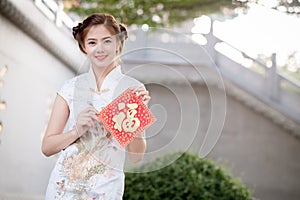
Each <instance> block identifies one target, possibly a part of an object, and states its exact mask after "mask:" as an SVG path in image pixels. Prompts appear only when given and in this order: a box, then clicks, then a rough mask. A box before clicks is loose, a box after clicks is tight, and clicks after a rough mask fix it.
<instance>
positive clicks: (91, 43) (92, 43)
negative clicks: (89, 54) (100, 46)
mask: <svg viewBox="0 0 300 200" xmlns="http://www.w3.org/2000/svg"><path fill="white" fill-rule="evenodd" d="M88 44H89V45H94V44H96V42H88Z"/></svg>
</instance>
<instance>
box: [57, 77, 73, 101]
mask: <svg viewBox="0 0 300 200" xmlns="http://www.w3.org/2000/svg"><path fill="white" fill-rule="evenodd" d="M73 82H74V79H70V80H67V81H65V82H64V83H63V85H62V86H61V87H60V88H59V89H58V90H57V94H58V95H59V96H61V97H62V98H63V99H64V100H65V101H66V102H67V104H68V106H70V103H71V100H72V97H73V89H74V87H72V85H73V84H72V83H73Z"/></svg>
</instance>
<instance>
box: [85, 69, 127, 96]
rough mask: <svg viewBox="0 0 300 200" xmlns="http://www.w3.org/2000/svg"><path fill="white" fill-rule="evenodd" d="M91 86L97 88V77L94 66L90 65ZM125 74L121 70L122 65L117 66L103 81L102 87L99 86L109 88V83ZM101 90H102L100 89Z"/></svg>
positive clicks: (102, 88) (103, 88)
mask: <svg viewBox="0 0 300 200" xmlns="http://www.w3.org/2000/svg"><path fill="white" fill-rule="evenodd" d="M88 75H89V83H90V84H89V86H90V88H92V89H94V90H97V82H96V78H95V75H94V71H93V68H92V67H90V69H89V72H88ZM122 76H123V73H122V70H121V65H118V66H116V67H115V68H114V69H112V70H111V71H110V72H109V73H108V74H107V75H106V77H105V78H104V80H103V83H102V85H101V88H98V89H100V90H105V89H108V87H109V85H110V84H111V83H112V82H114V81H115V80H117V79H119V78H120V77H122ZM100 92H101V91H100Z"/></svg>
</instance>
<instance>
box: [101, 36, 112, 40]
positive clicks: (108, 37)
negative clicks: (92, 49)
mask: <svg viewBox="0 0 300 200" xmlns="http://www.w3.org/2000/svg"><path fill="white" fill-rule="evenodd" d="M111 38H112V37H111V36H106V37H103V38H102V40H106V39H111Z"/></svg>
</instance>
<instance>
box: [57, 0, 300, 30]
mask: <svg viewBox="0 0 300 200" xmlns="http://www.w3.org/2000/svg"><path fill="white" fill-rule="evenodd" d="M62 1H63V3H64V5H65V9H66V10H67V11H69V12H74V13H77V14H78V15H80V16H83V17H85V16H87V15H90V14H92V13H97V12H106V13H110V14H112V15H114V16H115V17H116V18H117V19H118V21H121V22H123V23H125V24H127V25H132V24H138V25H141V24H148V25H149V26H151V27H155V26H163V27H168V26H170V25H173V24H176V23H180V22H183V21H185V20H187V19H192V18H195V17H199V16H200V15H203V14H211V13H220V14H227V15H228V13H229V15H232V16H234V15H235V14H234V12H233V11H232V10H233V9H234V8H237V7H242V8H244V9H247V6H248V4H249V3H259V4H263V5H265V6H268V7H270V8H273V9H277V10H280V11H282V12H286V13H289V14H296V15H300V1H299V0H273V1H261V0H185V1H181V0H62ZM270 2H272V4H270ZM223 8H226V9H223ZM228 10H231V11H232V12H228ZM223 11H225V12H226V13H224V12H223Z"/></svg>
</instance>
